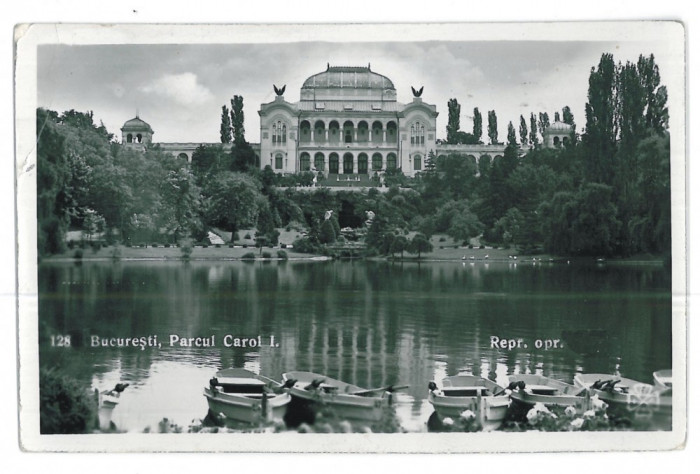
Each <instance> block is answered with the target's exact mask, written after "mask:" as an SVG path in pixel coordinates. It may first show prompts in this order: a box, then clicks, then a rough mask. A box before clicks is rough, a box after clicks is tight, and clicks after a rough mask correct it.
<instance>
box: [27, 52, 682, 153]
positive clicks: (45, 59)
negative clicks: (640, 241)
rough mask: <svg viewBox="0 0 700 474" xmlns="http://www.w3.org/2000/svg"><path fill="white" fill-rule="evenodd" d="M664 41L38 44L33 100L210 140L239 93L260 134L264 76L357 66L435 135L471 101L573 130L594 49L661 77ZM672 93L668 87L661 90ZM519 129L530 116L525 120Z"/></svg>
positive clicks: (248, 121)
mask: <svg viewBox="0 0 700 474" xmlns="http://www.w3.org/2000/svg"><path fill="white" fill-rule="evenodd" d="M664 47H665V45H664V44H654V43H649V42H639V41H636V42H617V43H615V42H602V41H601V42H598V41H415V42H381V43H380V42H374V43H372V42H366V43H365V42H343V43H334V42H318V41H316V42H291V43H259V44H143V45H138V44H122V45H111V44H108V45H79V46H73V45H42V46H40V47H39V49H38V66H37V90H38V97H37V100H38V106H40V107H45V108H48V109H51V110H55V111H58V112H63V111H65V110H70V109H75V110H78V111H88V110H91V111H93V113H94V117H95V121H96V123H98V124H99V123H100V121H102V122H103V123H104V125H105V126H106V127H107V129H108V131H109V132H111V133H114V134H116V135H117V136H120V134H121V132H120V131H119V129H120V128H121V126H122V125H123V124H124V122H126V121H127V120H129V119H131V118H133V117H134V116H135V115H137V114H138V115H139V116H140V117H141V119H143V120H145V121H146V122H148V123H149V124H150V125H151V127H152V128H153V130H154V132H155V134H154V138H153V140H154V141H155V142H197V143H201V142H218V141H219V125H220V120H221V107H222V105H224V104H226V105H229V106H230V99H231V98H232V97H233V96H234V95H242V96H243V98H244V113H245V128H246V139H247V140H248V141H249V142H251V143H256V142H258V141H259V138H260V137H259V136H260V130H259V127H260V125H259V117H258V114H257V111H258V110H259V108H260V104H261V103H266V102H270V101H272V100H274V97H275V93H274V91H273V87H272V86H273V84H276V85H277V86H282V85H284V84H286V86H287V88H286V92H285V99H286V100H287V101H289V102H296V101H298V100H299V90H300V88H301V86H302V84H303V82H304V80H305V79H306V78H308V77H309V76H311V75H313V74H316V73H319V72H322V71H324V70H325V69H326V65H327V64H328V63H330V65H331V66H366V65H368V64H371V69H372V71H374V72H377V73H379V74H382V75H385V76H387V77H388V78H389V79H391V80H392V81H393V82H394V85H395V87H396V90H397V96H398V101H399V102H404V103H406V102H410V101H411V100H412V94H411V86H414V87H416V88H417V89H418V88H420V87H421V86H423V87H424V92H423V95H422V98H423V100H424V102H427V103H430V104H435V105H436V106H437V111H438V112H439V116H438V118H437V137H438V138H445V136H446V131H445V128H446V125H447V101H448V100H449V99H451V98H456V99H457V101H458V102H459V103H460V105H461V116H460V125H461V130H463V131H466V132H471V131H472V115H473V109H474V107H478V108H479V110H480V112H481V114H482V116H483V120H484V135H486V123H487V112H488V111H489V110H495V111H496V115H497V117H498V129H499V139H500V140H501V141H505V139H506V135H507V127H508V122H509V121H512V122H513V124H514V126H515V127H516V131H517V130H518V127H519V120H520V115H521V114H522V115H523V116H525V118H526V120H527V119H528V118H529V115H530V113H531V112H534V113H535V114H536V115H537V114H538V113H539V112H547V113H548V114H549V117H550V120H552V121H553V119H554V113H555V112H556V111H561V109H562V107H564V106H566V105H568V106H569V107H570V108H571V110H572V111H573V113H574V119H575V121H576V123H577V128H578V130H579V131H580V130H581V128H582V127H583V126H584V125H585V116H584V106H585V103H586V94H587V90H588V76H589V73H590V70H591V67H593V66H596V65H597V64H598V61H599V60H600V56H601V54H602V53H607V52H609V53H613V55H614V57H615V60H616V61H622V62H623V63H624V62H626V61H628V60H631V61H636V59H637V58H638V57H639V55H640V54H644V55H648V54H650V53H653V54H654V55H655V57H656V59H657V63H658V64H659V66H660V73H661V79H662V82H663V80H664V61H667V60H668V58H667V57H666V55H665V53H664ZM670 94H673V91H670ZM528 126H529V121H528Z"/></svg>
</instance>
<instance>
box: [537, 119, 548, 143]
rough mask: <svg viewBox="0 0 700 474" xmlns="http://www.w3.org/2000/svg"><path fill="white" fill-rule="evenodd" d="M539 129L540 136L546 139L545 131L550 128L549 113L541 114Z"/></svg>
mask: <svg viewBox="0 0 700 474" xmlns="http://www.w3.org/2000/svg"><path fill="white" fill-rule="evenodd" d="M537 128H539V130H540V135H542V138H543V139H544V131H545V130H547V128H549V114H547V112H544V113H543V112H540V119H539V120H538V122H537Z"/></svg>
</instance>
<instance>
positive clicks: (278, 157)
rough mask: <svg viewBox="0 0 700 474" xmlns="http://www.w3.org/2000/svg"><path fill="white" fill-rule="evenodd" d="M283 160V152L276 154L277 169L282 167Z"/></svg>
mask: <svg viewBox="0 0 700 474" xmlns="http://www.w3.org/2000/svg"><path fill="white" fill-rule="evenodd" d="M282 160H283V156H282V153H277V154H276V155H275V169H276V170H281V169H282V163H283V162H282Z"/></svg>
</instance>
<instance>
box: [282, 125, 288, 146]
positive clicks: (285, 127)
mask: <svg viewBox="0 0 700 474" xmlns="http://www.w3.org/2000/svg"><path fill="white" fill-rule="evenodd" d="M282 143H287V126H286V125H282Z"/></svg>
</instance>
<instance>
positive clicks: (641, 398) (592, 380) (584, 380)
mask: <svg viewBox="0 0 700 474" xmlns="http://www.w3.org/2000/svg"><path fill="white" fill-rule="evenodd" d="M574 385H575V386H577V387H580V388H587V389H588V390H589V391H590V392H591V395H598V398H600V399H601V400H604V401H606V402H608V403H618V404H627V405H658V404H659V397H658V395H659V390H658V389H656V388H655V387H654V386H653V385H650V384H648V383H643V382H638V381H636V380H632V379H628V378H625V377H620V376H617V375H611V374H576V375H575V376H574Z"/></svg>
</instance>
